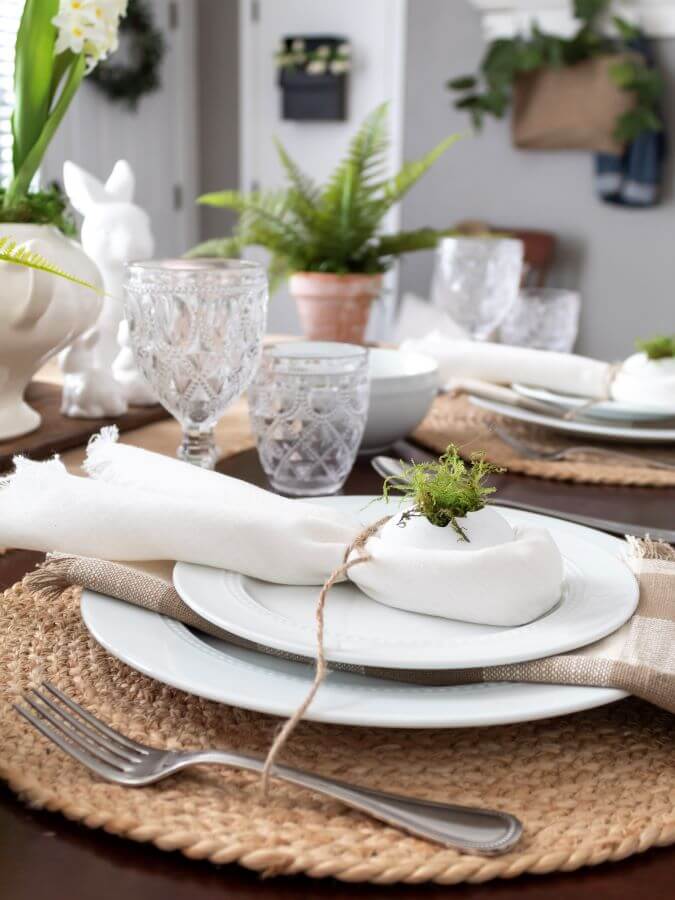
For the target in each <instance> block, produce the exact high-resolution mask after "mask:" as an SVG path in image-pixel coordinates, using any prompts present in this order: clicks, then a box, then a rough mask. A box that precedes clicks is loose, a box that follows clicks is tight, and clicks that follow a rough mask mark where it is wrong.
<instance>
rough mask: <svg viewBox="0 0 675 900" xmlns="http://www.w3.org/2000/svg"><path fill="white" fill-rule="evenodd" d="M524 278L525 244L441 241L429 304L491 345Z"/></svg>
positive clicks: (498, 240)
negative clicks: (490, 342)
mask: <svg viewBox="0 0 675 900" xmlns="http://www.w3.org/2000/svg"><path fill="white" fill-rule="evenodd" d="M522 273H523V243H522V241H519V240H515V239H514V238H499V237H448V238H443V240H442V241H440V243H439V245H438V248H437V250H436V263H435V267H434V274H433V279H432V285H431V301H432V303H433V304H434V305H435V306H437V307H438V308H439V309H441V310H442V311H443V312H445V313H447V314H448V315H449V316H450V318H451V319H453V320H454V321H455V322H456V323H457V325H459V326H460V327H461V328H463V329H464V330H465V331H466V332H467V333H468V334H469V335H470V336H471V337H472V338H473V339H474V340H477V341H487V340H490V339H491V338H493V337H494V335H495V333H496V331H497V329H498V328H499V326H500V325H501V324H502V322H503V321H504V318H505V317H506V315H507V314H508V312H509V310H510V309H511V307H512V306H513V305H514V303H515V302H516V298H517V297H518V290H519V288H520V282H521V278H522Z"/></svg>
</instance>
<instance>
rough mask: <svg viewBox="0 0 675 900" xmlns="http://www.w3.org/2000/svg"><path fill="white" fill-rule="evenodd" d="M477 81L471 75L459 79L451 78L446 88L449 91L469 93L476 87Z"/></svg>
mask: <svg viewBox="0 0 675 900" xmlns="http://www.w3.org/2000/svg"><path fill="white" fill-rule="evenodd" d="M476 84H477V80H476V78H475V77H474V76H473V75H462V76H461V77H460V78H451V79H450V81H448V82H447V84H446V87H448V88H449V89H450V90H451V91H470V90H473V88H475V87H476Z"/></svg>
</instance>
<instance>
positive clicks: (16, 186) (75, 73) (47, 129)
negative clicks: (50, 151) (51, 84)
mask: <svg viewBox="0 0 675 900" xmlns="http://www.w3.org/2000/svg"><path fill="white" fill-rule="evenodd" d="M85 65H86V63H85V59H84V54H83V53H80V54H79V55H78V56H75V57H73V61H72V63H71V65H70V69H69V70H68V72H67V74H66V76H65V83H64V86H63V89H62V91H61V93H60V95H59V98H58V100H57V101H56V104H55V105H54V108H53V109H52V111H51V112H50V114H49V116H48V118H47V121H46V122H45V124H44V127H43V128H42V131H41V132H40V136H39V137H38V139H37V140H36V141H35V143H34V144H33V146H32V147H31V149H30V151H29V153H28V155H27V156H26V157H25V159H24V161H23V163H22V164H21V167H20V168H19V170H18V171H15V173H14V177H13V178H12V180H11V182H10V184H9V187H8V188H7V192H6V194H5V204H4V205H5V207H6V208H7V207H11V206H13V205H14V204H16V203H17V202H18V201H19V200H20V199H22V198H23V197H25V196H26V194H27V192H28V188H29V187H30V183H31V181H32V180H33V177H34V175H35V173H36V172H37V170H38V168H39V166H40V163H41V162H42V159H43V157H44V155H45V152H46V150H47V147H48V145H49V142H50V141H51V139H52V138H53V137H54V133H55V132H56V129H57V128H58V127H59V125H60V124H61V121H62V119H63V117H64V116H65V114H66V111H67V109H68V107H69V106H70V103H71V101H72V99H73V97H74V96H75V93H76V92H77V89H78V88H79V86H80V84H81V82H82V79H83V78H84V72H85Z"/></svg>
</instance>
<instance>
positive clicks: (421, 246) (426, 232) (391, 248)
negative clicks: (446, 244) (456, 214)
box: [373, 228, 456, 256]
mask: <svg viewBox="0 0 675 900" xmlns="http://www.w3.org/2000/svg"><path fill="white" fill-rule="evenodd" d="M455 233H456V232H455V229H454V228H449V229H447V230H446V231H436V229H435V228H418V229H416V230H415V231H401V232H399V233H398V234H384V235H382V237H380V238H379V239H378V240H377V242H376V243H375V245H374V247H373V249H374V251H375V253H377V255H378V256H401V254H403V253H413V252H415V251H416V250H433V248H434V247H435V246H436V244H437V243H438V241H439V240H440V238H442V237H447V236H448V235H452V234H455Z"/></svg>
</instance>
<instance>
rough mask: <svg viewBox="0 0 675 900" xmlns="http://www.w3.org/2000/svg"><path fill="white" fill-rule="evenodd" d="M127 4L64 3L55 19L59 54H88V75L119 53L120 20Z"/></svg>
mask: <svg viewBox="0 0 675 900" xmlns="http://www.w3.org/2000/svg"><path fill="white" fill-rule="evenodd" d="M126 11H127V0H60V3H59V11H58V13H57V15H55V16H54V18H53V19H52V24H53V25H54V26H55V27H56V30H57V33H56V46H55V52H56V53H63V52H64V50H71V51H72V52H73V53H76V54H79V53H84V55H85V57H86V60H87V71H89V72H90V71H91V70H92V69H93V68H94V67H95V66H96V63H97V62H99V60H101V59H105V58H106V56H108V54H109V53H112V52H113V51H114V50H116V49H117V34H118V30H119V24H120V19H121V18H122V16H124V14H125V13H126Z"/></svg>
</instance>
